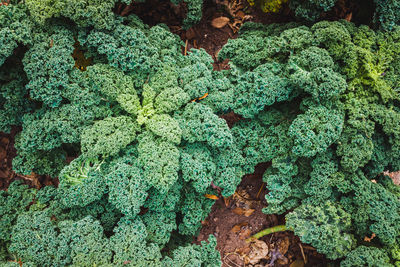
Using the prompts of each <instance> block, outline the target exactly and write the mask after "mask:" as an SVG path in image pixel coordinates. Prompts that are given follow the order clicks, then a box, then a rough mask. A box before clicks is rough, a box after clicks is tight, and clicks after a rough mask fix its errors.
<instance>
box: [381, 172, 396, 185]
mask: <svg viewBox="0 0 400 267" xmlns="http://www.w3.org/2000/svg"><path fill="white" fill-rule="evenodd" d="M383 175H386V176H389V177H390V179H392V180H393V183H394V184H395V185H400V171H397V172H388V171H385V172H383Z"/></svg>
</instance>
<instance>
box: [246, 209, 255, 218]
mask: <svg viewBox="0 0 400 267" xmlns="http://www.w3.org/2000/svg"><path fill="white" fill-rule="evenodd" d="M254 211H255V209H248V210H246V211H245V212H244V216H246V217H249V216H251V214H253V212H254Z"/></svg>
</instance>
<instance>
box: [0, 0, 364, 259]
mask: <svg viewBox="0 0 400 267" xmlns="http://www.w3.org/2000/svg"><path fill="white" fill-rule="evenodd" d="M116 12H118V13H120V14H122V15H128V14H131V13H135V14H137V15H138V16H139V17H140V18H141V19H142V20H143V21H144V22H145V23H147V24H149V25H155V24H158V23H165V24H167V25H168V27H169V28H170V30H171V31H172V32H174V33H176V34H178V35H179V36H180V37H181V39H182V40H183V41H184V43H185V47H183V48H182V52H183V53H187V51H190V49H191V48H204V49H205V50H206V51H207V52H208V53H209V54H211V55H212V56H213V58H214V60H215V63H214V68H215V69H216V70H221V69H226V68H229V65H228V62H227V61H224V62H219V61H218V60H217V55H218V52H219V50H220V49H221V48H222V46H223V45H224V44H225V43H226V42H227V41H228V39H231V38H236V36H237V30H238V29H239V27H240V25H241V24H242V23H243V22H245V21H255V22H262V23H274V22H287V21H292V20H293V17H292V16H291V14H290V13H289V11H288V10H287V9H284V10H283V11H282V13H281V14H279V15H277V14H269V15H266V14H264V13H262V12H261V11H259V10H257V9H255V8H252V7H249V6H248V4H247V2H246V1H245V0H236V1H228V0H225V1H222V0H216V2H212V1H206V2H205V5H204V8H203V18H202V20H201V22H200V23H199V24H197V25H196V26H194V27H193V28H190V29H188V30H184V29H183V28H182V27H181V24H182V19H183V18H184V16H185V13H186V7H185V5H184V4H180V5H178V6H174V5H173V4H171V3H170V2H169V1H156V0H151V1H146V3H137V4H133V5H131V6H125V5H121V6H119V7H116ZM357 12H358V6H357V4H350V1H346V0H343V1H339V4H338V6H337V7H336V8H335V9H334V11H332V12H331V13H330V14H327V15H326V16H325V18H326V19H338V18H345V19H347V20H351V19H354V16H357V14H358V13H357ZM354 14H356V15H354ZM220 17H223V18H228V20H226V19H225V21H224V19H222V22H221V21H219V22H218V20H217V22H218V23H216V20H215V19H216V18H220ZM360 18H361V17H360ZM361 19H362V18H361ZM361 19H360V20H361ZM224 118H225V119H226V120H227V122H228V124H233V123H234V121H235V120H237V119H238V117H237V116H235V115H234V114H230V115H229V116H225V117H224ZM19 130H20V129H18V128H13V129H12V131H11V133H10V134H4V133H0V189H1V190H6V189H7V187H8V185H9V184H10V183H11V182H12V181H13V180H15V179H23V180H24V181H25V182H26V183H27V184H29V185H30V186H32V187H36V188H40V187H42V186H44V185H50V184H53V185H57V184H58V181H57V179H51V178H50V177H48V176H39V175H35V174H32V175H29V176H21V175H17V174H15V173H14V172H13V171H12V169H11V161H12V159H13V157H14V156H15V155H16V150H15V148H14V138H15V135H16V134H17V133H18V131H19ZM266 168H268V164H267V163H264V164H260V165H258V166H257V168H256V171H255V173H253V174H250V175H246V176H245V177H244V178H243V180H242V182H241V184H240V185H239V187H238V189H237V191H236V193H235V194H234V195H233V196H232V197H230V198H228V199H224V198H221V197H219V199H218V200H217V201H216V203H215V205H214V207H213V208H212V212H211V213H210V215H209V216H208V218H207V219H206V220H204V221H203V222H202V224H203V228H202V229H201V231H200V234H199V236H197V238H196V240H195V242H199V241H201V240H205V239H207V236H208V235H209V234H214V235H215V236H216V237H217V240H218V245H217V249H218V250H219V251H220V253H221V257H222V261H223V266H292V267H295V266H304V265H305V266H326V265H327V262H326V259H325V257H324V256H323V255H321V254H318V253H317V252H316V251H315V249H314V248H312V247H310V246H309V245H306V244H302V243H301V242H300V241H299V239H298V237H296V236H294V235H293V234H292V233H291V232H281V233H275V234H271V235H268V236H265V237H263V238H261V240H260V241H259V242H257V243H247V242H246V241H245V239H246V238H248V237H249V236H250V235H251V234H254V233H256V232H258V231H260V230H262V229H264V228H267V227H271V226H274V225H279V224H284V216H278V215H266V214H264V213H262V208H263V207H265V206H266V205H267V203H266V201H265V197H264V196H265V194H266V193H267V191H266V188H265V184H264V183H263V181H262V175H263V173H264V171H265V170H266ZM304 263H306V264H304Z"/></svg>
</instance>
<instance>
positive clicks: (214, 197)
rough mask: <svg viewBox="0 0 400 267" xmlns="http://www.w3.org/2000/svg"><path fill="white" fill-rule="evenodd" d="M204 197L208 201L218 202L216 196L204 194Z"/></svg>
mask: <svg viewBox="0 0 400 267" xmlns="http://www.w3.org/2000/svg"><path fill="white" fill-rule="evenodd" d="M204 196H205V197H206V198H209V199H214V200H218V197H217V196H216V195H210V194H205V195H204Z"/></svg>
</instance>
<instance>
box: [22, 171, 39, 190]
mask: <svg viewBox="0 0 400 267" xmlns="http://www.w3.org/2000/svg"><path fill="white" fill-rule="evenodd" d="M20 176H21V177H22V178H24V179H26V180H29V181H31V182H32V184H33V186H34V187H36V189H40V187H41V186H40V182H39V177H40V176H39V175H38V174H36V173H34V172H32V173H31V174H30V175H20Z"/></svg>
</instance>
